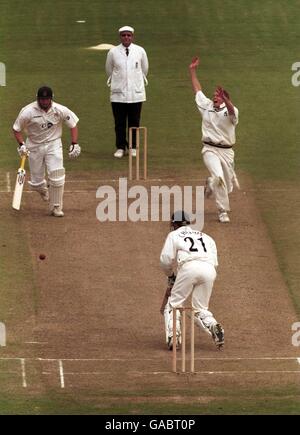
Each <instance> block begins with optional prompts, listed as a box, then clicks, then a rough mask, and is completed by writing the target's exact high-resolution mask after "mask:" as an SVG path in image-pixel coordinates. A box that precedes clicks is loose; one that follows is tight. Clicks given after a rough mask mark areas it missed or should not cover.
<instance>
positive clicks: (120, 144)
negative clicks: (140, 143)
mask: <svg viewBox="0 0 300 435" xmlns="http://www.w3.org/2000/svg"><path fill="white" fill-rule="evenodd" d="M142 104H143V103H111V106H112V111H113V115H114V119H115V132H116V147H117V149H123V150H125V149H126V148H128V139H127V125H128V129H129V128H130V127H139V126H140V119H141V112H142ZM132 146H133V148H135V146H136V132H135V131H133V134H132Z"/></svg>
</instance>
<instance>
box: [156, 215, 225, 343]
mask: <svg viewBox="0 0 300 435" xmlns="http://www.w3.org/2000/svg"><path fill="white" fill-rule="evenodd" d="M174 264H175V265H176V266H177V276H175V274H174ZM160 265H161V268H162V270H163V271H164V273H165V274H166V275H167V276H168V288H167V291H166V294H165V297H164V300H163V303H162V306H161V309H160V312H161V313H162V314H163V315H164V318H165V332H166V342H167V345H168V348H169V349H170V350H172V349H173V345H174V343H176V347H178V346H179V345H180V344H181V325H180V313H179V311H178V310H177V319H176V331H173V308H183V307H184V305H185V304H186V303H187V300H188V299H189V298H190V297H191V302H192V307H193V309H194V310H195V323H196V325H197V326H198V327H199V328H200V329H201V330H203V331H205V332H206V333H208V334H209V335H210V336H211V337H212V339H213V341H214V343H215V345H216V346H217V348H218V349H222V348H223V346H224V329H223V327H222V325H221V324H220V323H218V322H217V320H216V319H215V318H214V316H213V314H212V312H211V311H209V302H210V297H211V294H212V290H213V285H214V281H215V279H216V275H217V273H216V268H217V266H218V257H217V248H216V244H215V241H214V240H213V239H212V238H211V237H210V236H208V235H207V234H205V233H202V232H200V231H197V230H194V229H193V228H192V227H191V226H190V219H189V216H188V214H187V213H186V212H185V211H184V210H180V211H177V212H175V213H174V214H173V216H172V220H171V232H170V233H169V235H168V236H167V238H166V241H165V244H164V247H163V249H162V251H161V255H160Z"/></svg>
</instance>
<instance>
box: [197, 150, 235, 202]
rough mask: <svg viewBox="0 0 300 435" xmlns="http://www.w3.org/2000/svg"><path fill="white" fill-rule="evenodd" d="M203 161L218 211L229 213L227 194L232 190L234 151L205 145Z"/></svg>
mask: <svg viewBox="0 0 300 435" xmlns="http://www.w3.org/2000/svg"><path fill="white" fill-rule="evenodd" d="M202 154H203V161H204V164H205V166H206V167H207V169H208V171H209V172H210V175H211V187H212V190H213V193H214V196H215V200H216V204H217V207H218V210H225V211H230V205H229V196H228V194H229V193H231V192H232V190H233V177H234V151H233V149H232V148H228V149H223V148H216V147H212V146H209V145H205V146H204V147H203V149H202Z"/></svg>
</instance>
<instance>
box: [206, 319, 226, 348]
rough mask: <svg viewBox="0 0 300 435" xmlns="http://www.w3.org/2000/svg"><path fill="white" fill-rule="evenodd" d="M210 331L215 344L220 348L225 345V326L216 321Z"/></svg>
mask: <svg viewBox="0 0 300 435" xmlns="http://www.w3.org/2000/svg"><path fill="white" fill-rule="evenodd" d="M210 332H211V335H212V338H213V340H214V342H215V345H216V346H217V347H218V348H219V349H222V347H223V346H224V342H225V339H224V328H223V327H222V325H221V324H220V323H216V324H215V325H211V327H210Z"/></svg>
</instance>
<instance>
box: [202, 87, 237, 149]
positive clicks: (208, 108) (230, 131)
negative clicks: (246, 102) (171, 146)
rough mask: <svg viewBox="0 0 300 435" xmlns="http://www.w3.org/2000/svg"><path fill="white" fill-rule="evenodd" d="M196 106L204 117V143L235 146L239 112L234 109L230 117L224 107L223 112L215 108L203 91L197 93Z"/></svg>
mask: <svg viewBox="0 0 300 435" xmlns="http://www.w3.org/2000/svg"><path fill="white" fill-rule="evenodd" d="M195 100H196V105H197V108H198V110H199V112H200V113H201V115H202V141H203V142H211V143H213V144H220V145H228V146H232V145H234V144H235V127H236V125H237V124H238V116H239V111H238V109H237V108H236V107H234V115H232V116H230V115H229V113H228V110H227V107H226V106H225V105H224V107H223V108H221V110H216V109H215V108H214V104H213V101H212V100H210V99H209V98H207V97H206V96H205V95H204V94H203V92H202V91H198V92H197V93H196V97H195Z"/></svg>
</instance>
